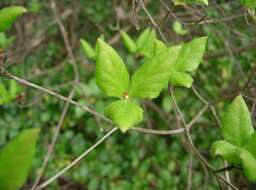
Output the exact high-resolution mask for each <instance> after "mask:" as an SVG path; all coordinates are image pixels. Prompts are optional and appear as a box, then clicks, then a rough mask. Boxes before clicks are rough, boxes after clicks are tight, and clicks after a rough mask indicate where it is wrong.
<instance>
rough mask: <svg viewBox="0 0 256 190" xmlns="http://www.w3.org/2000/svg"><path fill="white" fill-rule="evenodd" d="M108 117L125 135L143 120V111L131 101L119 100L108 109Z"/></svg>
mask: <svg viewBox="0 0 256 190" xmlns="http://www.w3.org/2000/svg"><path fill="white" fill-rule="evenodd" d="M106 115H107V116H108V117H110V118H111V120H112V121H113V123H114V124H115V125H117V126H118V127H119V128H120V130H121V131H122V132H123V133H125V132H126V131H127V130H128V129H130V128H131V127H133V126H135V125H137V124H138V123H140V122H141V121H142V120H143V110H142V109H141V107H140V106H138V105H137V104H135V103H133V102H131V101H130V100H118V101H116V102H113V103H111V104H110V105H109V106H108V107H107V109H106Z"/></svg>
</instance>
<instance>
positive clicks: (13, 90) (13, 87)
mask: <svg viewBox="0 0 256 190" xmlns="http://www.w3.org/2000/svg"><path fill="white" fill-rule="evenodd" d="M19 92H20V88H19V86H18V85H17V83H16V82H15V80H11V82H10V87H9V95H10V97H12V98H16V96H17V94H18V93H19Z"/></svg>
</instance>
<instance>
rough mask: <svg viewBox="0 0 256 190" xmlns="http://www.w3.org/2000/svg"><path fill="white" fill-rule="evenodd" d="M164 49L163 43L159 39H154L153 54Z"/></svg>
mask: <svg viewBox="0 0 256 190" xmlns="http://www.w3.org/2000/svg"><path fill="white" fill-rule="evenodd" d="M164 49H166V46H165V44H164V43H163V42H162V41H161V40H158V39H155V47H154V54H157V53H159V52H161V51H163V50H164Z"/></svg>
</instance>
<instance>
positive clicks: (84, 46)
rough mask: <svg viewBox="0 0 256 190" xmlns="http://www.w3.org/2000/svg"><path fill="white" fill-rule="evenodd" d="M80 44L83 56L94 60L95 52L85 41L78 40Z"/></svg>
mask: <svg viewBox="0 0 256 190" xmlns="http://www.w3.org/2000/svg"><path fill="white" fill-rule="evenodd" d="M80 43H81V46H82V49H83V52H84V54H85V55H86V56H87V57H88V58H90V59H95V58H96V52H95V50H94V49H93V47H92V46H91V45H90V44H89V43H88V42H87V41H85V40H83V39H81V40H80Z"/></svg>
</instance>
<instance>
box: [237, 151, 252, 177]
mask: <svg viewBox="0 0 256 190" xmlns="http://www.w3.org/2000/svg"><path fill="white" fill-rule="evenodd" d="M240 158H241V160H242V165H243V170H244V173H245V176H246V177H247V178H248V179H249V180H250V181H252V182H256V173H255V171H256V158H255V157H254V156H253V155H252V154H251V153H250V152H248V151H247V150H242V151H241V154H240Z"/></svg>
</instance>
